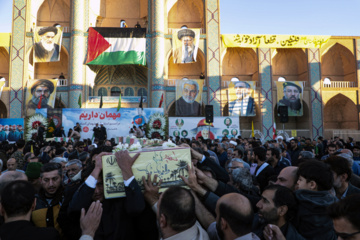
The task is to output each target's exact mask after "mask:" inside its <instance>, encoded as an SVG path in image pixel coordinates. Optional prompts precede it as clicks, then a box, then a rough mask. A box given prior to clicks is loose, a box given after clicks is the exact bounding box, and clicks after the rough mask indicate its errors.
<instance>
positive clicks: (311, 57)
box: [308, 48, 324, 139]
mask: <svg viewBox="0 0 360 240" xmlns="http://www.w3.org/2000/svg"><path fill="white" fill-rule="evenodd" d="M308 63H309V73H310V74H309V76H310V87H311V96H310V97H311V123H312V128H311V129H312V131H311V133H310V134H311V136H312V138H313V139H314V138H317V137H319V136H324V135H323V134H324V133H323V131H324V129H323V128H324V127H323V109H322V108H323V107H322V95H321V81H320V80H321V74H320V50H319V49H318V48H309V49H308Z"/></svg>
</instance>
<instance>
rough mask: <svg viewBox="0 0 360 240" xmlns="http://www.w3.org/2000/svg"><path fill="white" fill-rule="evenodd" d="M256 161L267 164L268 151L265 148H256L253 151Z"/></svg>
mask: <svg viewBox="0 0 360 240" xmlns="http://www.w3.org/2000/svg"><path fill="white" fill-rule="evenodd" d="M253 151H254V157H255V160H257V161H258V162H259V161H260V162H265V161H266V149H265V148H263V147H256V148H254V149H253Z"/></svg>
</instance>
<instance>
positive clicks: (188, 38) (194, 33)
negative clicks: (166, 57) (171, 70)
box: [172, 28, 200, 63]
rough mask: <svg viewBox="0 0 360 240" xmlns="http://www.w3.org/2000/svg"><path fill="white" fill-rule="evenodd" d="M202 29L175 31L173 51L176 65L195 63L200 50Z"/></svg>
mask: <svg viewBox="0 0 360 240" xmlns="http://www.w3.org/2000/svg"><path fill="white" fill-rule="evenodd" d="M199 40H200V29H189V28H183V29H174V30H173V36H172V46H173V48H172V51H173V60H174V63H193V62H196V56H197V52H198V49H199Z"/></svg>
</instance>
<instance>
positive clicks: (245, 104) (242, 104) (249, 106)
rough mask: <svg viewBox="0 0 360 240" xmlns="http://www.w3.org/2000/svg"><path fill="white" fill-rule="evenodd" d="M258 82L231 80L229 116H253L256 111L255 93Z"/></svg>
mask: <svg viewBox="0 0 360 240" xmlns="http://www.w3.org/2000/svg"><path fill="white" fill-rule="evenodd" d="M255 89H256V82H254V81H237V82H231V83H230V84H229V88H228V95H229V96H228V99H229V116H241V117H253V116H255V115H256V112H255V100H254V93H255Z"/></svg>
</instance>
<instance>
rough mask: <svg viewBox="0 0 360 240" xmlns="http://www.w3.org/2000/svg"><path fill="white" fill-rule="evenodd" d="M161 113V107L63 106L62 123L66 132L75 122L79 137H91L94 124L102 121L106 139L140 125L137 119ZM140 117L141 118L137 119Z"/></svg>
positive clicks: (142, 119) (127, 132)
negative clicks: (77, 124)
mask: <svg viewBox="0 0 360 240" xmlns="http://www.w3.org/2000/svg"><path fill="white" fill-rule="evenodd" d="M158 112H160V113H163V112H164V109H163V108H144V109H143V110H141V109H139V108H121V109H120V110H119V111H116V108H86V109H84V108H64V109H63V112H62V125H63V126H64V130H65V132H66V133H67V132H68V131H69V129H70V128H73V127H74V126H75V125H76V123H77V122H78V123H80V125H81V132H80V134H81V138H82V139H86V138H90V139H92V138H93V133H94V131H93V129H94V127H95V124H96V123H98V124H100V123H102V124H104V127H105V128H106V131H107V139H111V138H116V137H120V136H128V135H129V131H130V128H131V127H132V126H133V125H139V126H141V125H142V124H143V123H142V122H139V121H145V122H146V121H148V119H149V118H150V116H151V115H152V114H155V113H158ZM140 116H141V117H140ZM139 119H141V120H139Z"/></svg>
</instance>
